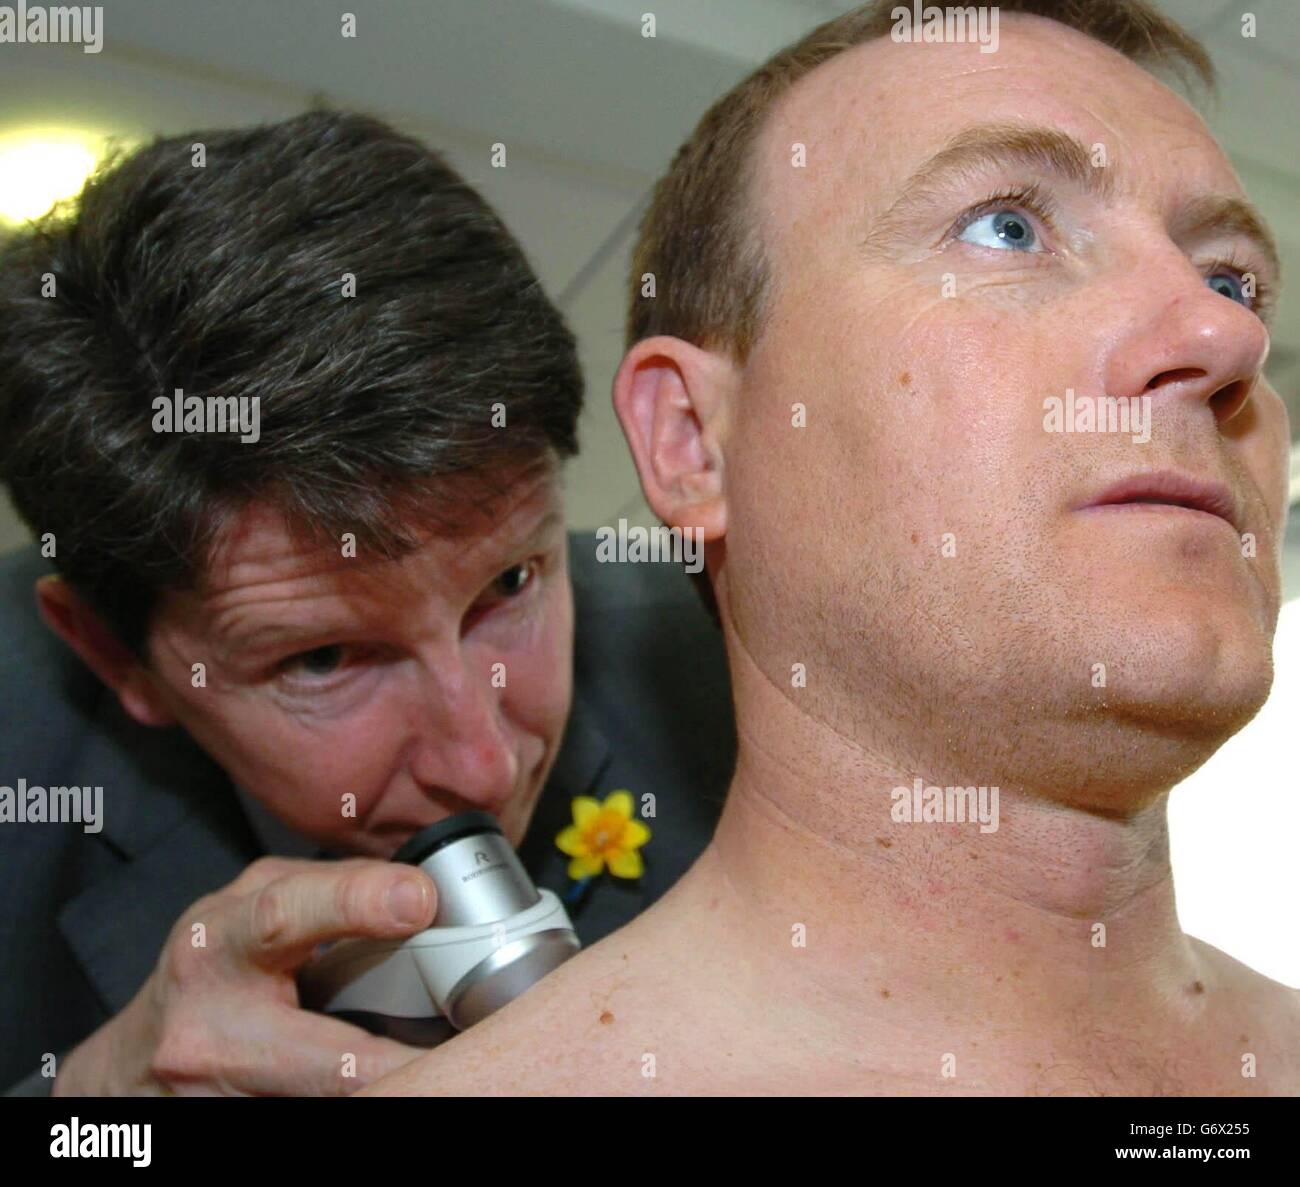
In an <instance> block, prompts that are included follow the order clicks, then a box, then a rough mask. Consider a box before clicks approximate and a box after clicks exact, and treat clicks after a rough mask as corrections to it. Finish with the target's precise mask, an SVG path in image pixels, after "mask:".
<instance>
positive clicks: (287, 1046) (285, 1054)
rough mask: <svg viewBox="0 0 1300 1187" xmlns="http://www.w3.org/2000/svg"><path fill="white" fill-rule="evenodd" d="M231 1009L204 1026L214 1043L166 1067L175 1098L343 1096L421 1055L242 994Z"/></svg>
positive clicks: (322, 1018)
mask: <svg viewBox="0 0 1300 1187" xmlns="http://www.w3.org/2000/svg"><path fill="white" fill-rule="evenodd" d="M230 1009H231V1013H230V1014H228V1015H227V1016H226V1017H224V1018H222V1019H220V1020H216V1019H213V1020H211V1022H210V1023H209V1026H210V1028H211V1029H210V1033H213V1034H217V1035H220V1036H221V1040H220V1042H214V1043H212V1044H211V1045H210V1046H209V1047H208V1048H207V1049H204V1050H194V1049H193V1048H191V1050H190V1056H189V1060H188V1062H186V1063H175V1062H174V1061H173V1063H172V1065H170V1066H168V1067H166V1069H165V1074H164V1077H163V1079H164V1082H165V1083H166V1084H167V1085H168V1086H169V1087H170V1088H172V1090H173V1091H174V1092H175V1093H176V1094H177V1095H181V1096H195V1095H222V1096H348V1095H350V1094H351V1093H353V1092H356V1091H357V1090H358V1089H360V1088H363V1087H365V1086H366V1085H368V1084H372V1083H374V1082H375V1081H377V1080H380V1079H382V1078H383V1077H384V1076H386V1075H388V1074H389V1073H390V1072H394V1071H396V1070H397V1069H398V1068H400V1067H404V1066H405V1065H406V1064H408V1063H410V1062H411V1061H412V1060H414V1059H418V1058H419V1057H420V1056H421V1055H423V1054H425V1052H424V1050H423V1049H421V1048H418V1047H408V1046H406V1045H404V1044H402V1043H398V1042H394V1041H393V1040H392V1039H386V1038H382V1037H380V1036H377V1035H371V1034H368V1033H367V1032H366V1031H364V1030H362V1029H361V1028H360V1027H356V1026H352V1025H351V1024H349V1023H347V1022H343V1021H341V1020H339V1019H337V1018H330V1017H327V1016H325V1015H323V1014H312V1013H309V1012H308V1011H305V1010H299V1009H291V1008H286V1007H283V1006H275V1007H272V1008H258V1007H257V1006H253V1007H251V1008H250V1007H249V1004H248V1002H247V1000H246V999H245V1000H243V1001H238V1000H233V999H232V1000H231V1002H230Z"/></svg>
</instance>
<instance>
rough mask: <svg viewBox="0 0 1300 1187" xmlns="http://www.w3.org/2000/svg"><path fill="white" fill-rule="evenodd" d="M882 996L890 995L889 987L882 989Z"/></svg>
mask: <svg viewBox="0 0 1300 1187" xmlns="http://www.w3.org/2000/svg"><path fill="white" fill-rule="evenodd" d="M880 996H881V997H888V996H889V990H888V989H882V990H881V991H880Z"/></svg>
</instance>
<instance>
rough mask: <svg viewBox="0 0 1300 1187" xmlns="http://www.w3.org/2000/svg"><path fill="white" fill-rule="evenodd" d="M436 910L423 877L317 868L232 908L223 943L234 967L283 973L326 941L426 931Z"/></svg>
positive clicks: (391, 868) (375, 868) (369, 865)
mask: <svg viewBox="0 0 1300 1187" xmlns="http://www.w3.org/2000/svg"><path fill="white" fill-rule="evenodd" d="M436 904H437V891H436V890H435V889H434V885H433V882H432V880H431V879H430V878H429V876H428V875H427V874H426V873H424V871H422V870H418V869H413V868H412V867H410V866H402V865H395V864H394V863H392V862H384V861H376V860H373V859H362V860H358V861H355V862H346V863H344V862H330V863H313V864H311V865H309V867H308V868H306V869H302V870H299V871H297V872H295V873H291V874H288V875H286V876H284V877H281V878H277V879H275V880H274V881H272V882H268V883H266V885H264V886H262V887H261V888H260V889H259V890H257V891H255V892H254V893H253V894H251V895H249V896H248V897H246V898H244V899H242V900H240V901H239V902H238V903H236V904H233V907H232V910H231V911H230V912H229V913H228V914H226V913H223V920H222V932H221V940H222V941H223V947H224V951H225V954H226V956H227V958H228V959H231V960H233V961H234V962H235V963H237V964H244V965H246V966H247V967H250V968H253V969H258V970H263V971H278V972H285V971H289V970H292V969H296V968H298V967H299V966H300V965H302V964H304V963H305V962H306V961H307V960H308V959H309V958H310V957H311V955H312V953H313V952H314V950H315V948H316V946H317V945H318V944H321V943H323V942H325V941H326V940H337V939H343V938H345V937H348V936H368V937H372V938H375V939H400V938H402V937H405V936H408V935H412V934H413V933H415V932H417V931H420V930H421V929H423V928H425V927H427V926H428V925H429V923H430V922H431V921H432V919H433V914H434V909H435V907H436Z"/></svg>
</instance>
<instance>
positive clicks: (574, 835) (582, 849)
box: [555, 824, 590, 857]
mask: <svg viewBox="0 0 1300 1187" xmlns="http://www.w3.org/2000/svg"><path fill="white" fill-rule="evenodd" d="M555 843H556V845H558V846H559V848H560V852H561V853H567V854H568V855H569V856H570V857H585V856H586V855H587V854H588V853H589V852H590V850H589V848H588V847H587V842H586V841H585V840H583V837H582V833H581V832H580V831H579V829H578V826H577V825H576V824H571V825H569V827H568V828H566V829H565V830H564V831H563V832H562V833H560V835H559V836H558V837H556V838H555Z"/></svg>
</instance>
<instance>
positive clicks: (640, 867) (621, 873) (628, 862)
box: [609, 849, 645, 878]
mask: <svg viewBox="0 0 1300 1187" xmlns="http://www.w3.org/2000/svg"><path fill="white" fill-rule="evenodd" d="M644 869H645V865H644V863H643V862H642V861H641V854H640V853H639V852H637V850H635V849H632V850H628V851H626V852H624V853H616V854H614V856H613V857H611V858H610V859H609V872H610V873H611V874H613V875H614V876H615V877H616V878H639V877H641V874H642V872H643V871H644Z"/></svg>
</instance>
